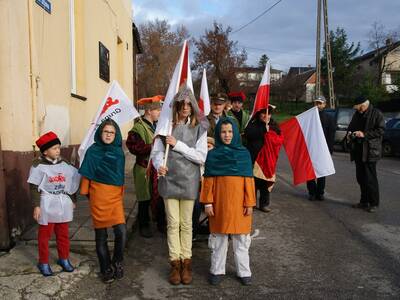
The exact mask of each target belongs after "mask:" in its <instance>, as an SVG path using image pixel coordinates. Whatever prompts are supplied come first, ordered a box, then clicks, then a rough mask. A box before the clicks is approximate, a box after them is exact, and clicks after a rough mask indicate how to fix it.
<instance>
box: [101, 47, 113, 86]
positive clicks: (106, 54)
mask: <svg viewBox="0 0 400 300" xmlns="http://www.w3.org/2000/svg"><path fill="white" fill-rule="evenodd" d="M99 76H100V78H101V79H103V80H104V81H106V82H110V51H108V49H107V48H106V46H104V45H103V44H102V43H101V42H99Z"/></svg>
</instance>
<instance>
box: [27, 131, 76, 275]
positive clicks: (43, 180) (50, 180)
mask: <svg viewBox="0 0 400 300" xmlns="http://www.w3.org/2000/svg"><path fill="white" fill-rule="evenodd" d="M36 145H37V146H38V147H39V149H40V152H41V156H40V157H39V158H38V159H37V160H35V161H34V162H33V165H32V167H31V169H30V173H29V178H28V183H29V184H30V190H31V195H32V199H33V200H34V203H35V205H34V206H35V208H34V211H33V218H34V219H35V220H36V221H37V222H38V223H39V232H38V247H39V263H38V269H39V271H40V272H41V273H42V274H43V276H51V275H53V271H52V270H51V268H50V265H49V240H50V238H51V235H52V233H53V231H54V232H55V234H56V241H57V252H58V261H57V264H59V265H60V266H61V267H62V269H63V271H65V272H72V271H74V267H73V266H72V265H71V263H70V261H69V245H70V241H69V235H68V223H69V222H71V221H72V218H73V210H74V208H75V204H74V203H73V202H72V201H76V198H75V197H72V199H71V197H70V196H71V195H74V194H75V193H76V192H77V190H78V187H79V182H80V175H79V174H78V170H77V169H76V168H74V167H73V166H72V165H71V164H70V163H68V162H67V161H65V160H64V159H62V158H61V156H60V147H61V142H60V140H59V139H58V137H57V135H56V134H55V133H54V132H52V131H50V132H48V133H46V134H44V135H42V136H41V137H40V138H39V139H38V140H37V141H36Z"/></svg>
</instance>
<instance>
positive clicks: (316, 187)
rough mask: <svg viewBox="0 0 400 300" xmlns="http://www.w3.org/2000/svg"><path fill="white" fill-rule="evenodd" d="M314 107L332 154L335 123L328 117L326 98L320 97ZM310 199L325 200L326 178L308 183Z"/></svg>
mask: <svg viewBox="0 0 400 300" xmlns="http://www.w3.org/2000/svg"><path fill="white" fill-rule="evenodd" d="M314 105H315V106H316V107H318V111H319V118H320V120H321V125H322V129H323V131H324V135H325V140H326V143H327V144H328V148H329V152H330V153H331V154H332V152H333V145H334V143H335V130H336V128H335V121H334V120H333V118H332V117H331V116H330V115H328V114H327V113H326V112H325V111H324V109H325V107H326V100H325V97H324V96H318V98H317V99H315V100H314ZM307 190H308V199H309V200H311V201H314V200H319V201H322V200H324V193H325V177H320V178H317V179H316V180H314V179H313V180H309V181H307Z"/></svg>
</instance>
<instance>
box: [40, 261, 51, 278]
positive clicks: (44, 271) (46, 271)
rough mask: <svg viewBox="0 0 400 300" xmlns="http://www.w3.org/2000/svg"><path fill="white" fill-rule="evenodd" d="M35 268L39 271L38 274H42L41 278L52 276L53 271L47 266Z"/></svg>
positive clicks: (41, 265)
mask: <svg viewBox="0 0 400 300" xmlns="http://www.w3.org/2000/svg"><path fill="white" fill-rule="evenodd" d="M37 267H38V269H39V271H40V273H42V275H43V276H46V277H47V276H53V271H52V270H51V268H50V265H49V264H40V263H39V264H37Z"/></svg>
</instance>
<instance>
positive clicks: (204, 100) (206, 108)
mask: <svg viewBox="0 0 400 300" xmlns="http://www.w3.org/2000/svg"><path fill="white" fill-rule="evenodd" d="M199 108H200V110H201V111H202V112H203V113H204V115H205V116H208V115H209V113H210V111H211V107H210V95H209V93H208V84H207V74H206V69H203V77H202V79H201V88H200V99H199Z"/></svg>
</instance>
